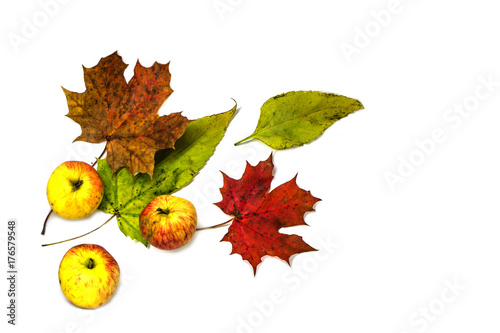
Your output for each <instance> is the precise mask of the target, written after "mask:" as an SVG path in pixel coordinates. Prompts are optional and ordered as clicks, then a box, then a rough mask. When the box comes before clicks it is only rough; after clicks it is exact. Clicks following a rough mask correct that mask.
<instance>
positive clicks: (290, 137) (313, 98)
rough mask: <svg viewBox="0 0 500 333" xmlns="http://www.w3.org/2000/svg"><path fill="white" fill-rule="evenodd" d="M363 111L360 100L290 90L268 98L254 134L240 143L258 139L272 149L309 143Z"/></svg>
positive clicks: (315, 92) (262, 108)
mask: <svg viewBox="0 0 500 333" xmlns="http://www.w3.org/2000/svg"><path fill="white" fill-rule="evenodd" d="M360 109H363V105H362V104H361V102H359V101H358V100H355V99H352V98H349V97H345V96H340V95H336V94H331V93H324V92H319V91H291V92H288V93H285V94H282V95H278V96H275V97H272V98H270V99H268V100H267V101H266V102H265V103H264V104H263V105H262V107H261V111H260V118H259V121H258V123H257V128H256V129H255V131H254V133H253V134H252V135H250V136H248V137H247V138H245V139H243V140H241V141H238V142H237V143H236V145H238V144H240V143H243V142H245V141H248V140H250V139H258V140H260V141H262V142H264V143H265V144H267V145H268V146H270V147H271V148H274V149H286V148H291V147H295V146H301V145H303V144H306V143H309V142H311V141H312V140H314V139H316V138H317V137H318V136H320V135H321V134H322V133H323V132H324V131H325V130H326V129H327V128H328V127H330V126H331V125H333V123H335V122H336V121H337V120H339V119H342V118H344V117H345V116H347V115H348V114H350V113H352V112H354V111H357V110H360Z"/></svg>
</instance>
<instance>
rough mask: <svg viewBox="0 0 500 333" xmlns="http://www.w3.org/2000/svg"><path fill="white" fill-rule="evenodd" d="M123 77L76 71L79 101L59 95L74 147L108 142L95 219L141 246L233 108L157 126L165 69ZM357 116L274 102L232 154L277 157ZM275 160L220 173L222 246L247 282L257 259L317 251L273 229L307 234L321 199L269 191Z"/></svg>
mask: <svg viewBox="0 0 500 333" xmlns="http://www.w3.org/2000/svg"><path fill="white" fill-rule="evenodd" d="M126 67H127V65H126V64H125V63H124V62H123V61H122V59H121V57H120V56H119V55H118V53H117V52H115V53H113V54H111V55H109V56H107V57H104V58H102V59H101V60H100V61H99V63H98V64H97V65H96V66H95V67H92V68H85V67H84V68H83V72H84V80H85V88H86V89H85V91H84V92H82V93H78V92H72V91H69V90H67V89H65V88H63V90H64V93H65V95H66V99H67V103H68V108H69V113H68V114H67V116H68V117H69V118H71V119H72V120H74V121H75V122H77V123H78V124H79V125H80V126H81V130H82V133H81V135H80V136H78V137H77V138H76V139H75V141H85V142H89V143H101V142H106V145H105V155H106V157H105V158H102V159H101V158H99V159H98V165H97V171H98V173H99V175H100V177H101V179H102V180H103V183H104V197H103V200H102V202H101V205H100V207H99V209H100V210H102V211H103V212H106V213H110V214H112V215H114V216H116V218H117V221H118V225H119V228H120V230H121V231H122V232H123V234H124V235H126V236H128V237H130V238H131V239H133V240H136V241H138V242H141V243H143V244H144V245H146V246H147V245H148V244H147V242H146V240H145V239H144V238H143V236H142V234H141V232H140V230H139V218H138V217H139V215H140V213H141V211H142V209H143V208H144V207H145V206H146V205H147V204H148V203H149V202H150V201H151V200H152V199H154V198H155V197H157V196H159V195H164V194H171V193H173V192H175V191H178V190H180V189H181V188H183V187H185V186H187V185H188V184H189V183H191V181H192V180H193V178H194V177H195V176H196V174H197V173H198V172H199V171H200V170H201V169H202V168H203V166H204V165H205V164H206V162H207V161H208V159H209V158H210V157H211V156H212V155H213V154H214V152H215V150H216V147H217V145H218V144H219V143H220V141H221V140H222V138H223V136H224V134H225V132H226V129H227V128H228V126H229V124H230V122H231V120H232V118H233V116H234V114H235V112H236V105H235V106H234V107H233V108H232V109H231V110H229V111H227V112H223V113H220V114H216V115H210V116H205V117H202V118H200V119H194V120H189V119H187V118H186V117H184V116H183V115H182V114H181V113H180V112H178V113H171V114H168V115H163V116H159V114H158V111H159V109H160V107H161V106H162V105H163V103H164V102H165V101H166V100H167V98H168V97H169V96H170V95H171V94H172V92H173V90H172V88H171V87H170V79H171V75H170V72H169V64H168V63H167V64H159V63H157V62H155V63H154V64H153V65H152V66H151V67H149V68H146V67H143V66H142V65H141V64H140V63H139V62H137V64H136V65H135V68H134V76H133V77H132V79H131V80H130V81H129V82H126V80H125V77H124V75H123V74H124V71H125V69H126ZM362 108H363V106H362V104H361V103H360V102H359V101H357V100H355V99H351V98H348V97H344V96H340V95H335V94H331V93H324V92H315V91H295V92H289V93H285V94H282V95H278V96H275V97H272V98H270V99H269V100H268V101H266V102H265V103H264V104H263V106H262V108H261V111H260V118H259V121H258V124H257V128H256V129H255V131H254V132H253V134H251V135H250V136H248V137H247V138H245V139H243V140H240V141H239V142H237V143H236V145H239V144H241V143H243V142H246V141H248V140H251V139H258V140H260V141H262V142H264V143H265V144H266V145H268V146H269V147H271V148H272V149H275V150H280V149H287V148H291V147H296V146H301V145H303V144H306V143H309V142H311V141H313V140H314V139H316V138H318V137H319V136H320V135H321V134H322V133H323V132H324V131H325V130H326V129H327V128H328V127H329V126H331V125H332V124H333V123H335V122H336V121H337V120H339V119H341V118H343V117H345V116H347V115H348V114H350V113H352V112H354V111H356V110H359V109H362ZM103 155H104V152H103ZM272 156H273V155H272V154H271V155H270V157H269V158H268V159H267V160H266V161H261V162H260V163H258V164H257V165H256V166H251V165H250V164H248V163H247V166H246V170H245V172H244V174H243V176H242V177H241V178H240V179H239V180H235V179H232V178H230V177H228V176H227V175H225V174H224V173H223V181H224V184H223V186H222V188H221V194H222V198H223V199H222V201H220V202H218V203H216V204H215V205H217V206H218V207H219V208H220V209H221V210H222V211H223V212H224V213H226V214H227V215H230V216H232V220H231V224H230V226H229V228H228V232H227V233H226V234H225V235H224V237H223V238H222V241H227V242H230V243H231V244H232V253H237V254H240V255H241V257H242V258H243V259H244V260H247V261H248V262H249V263H250V264H251V265H252V267H253V271H254V273H255V272H256V270H257V265H258V264H259V263H260V262H261V260H262V258H263V257H264V256H275V257H278V258H281V259H282V260H284V261H287V262H289V260H290V257H291V256H292V255H294V254H297V253H303V252H307V251H314V250H315V249H314V248H312V247H311V246H309V245H308V244H307V243H305V242H304V240H303V239H302V238H301V237H300V236H298V235H293V234H292V235H289V234H282V233H280V232H279V229H281V228H283V227H291V226H298V225H306V223H305V221H304V214H305V213H306V212H309V211H313V210H314V208H313V207H314V204H315V203H316V202H318V201H320V199H318V198H316V197H314V196H313V195H311V193H310V192H309V191H306V190H303V189H301V188H299V187H298V185H297V183H296V177H295V178H293V179H291V180H290V181H288V182H286V183H284V184H282V185H280V186H278V187H276V188H275V189H273V190H272V191H270V185H271V181H272V179H273V169H274V166H273V162H272ZM101 157H102V156H101ZM214 224H216V223H215V221H214Z"/></svg>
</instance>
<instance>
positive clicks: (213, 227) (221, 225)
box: [196, 218, 234, 231]
mask: <svg viewBox="0 0 500 333" xmlns="http://www.w3.org/2000/svg"><path fill="white" fill-rule="evenodd" d="M233 220H234V218H232V219H230V220H229V221H226V222H224V223H219V224H216V225H213V226H211V227H203V228H196V231H199V230H207V229H215V228H219V227H223V226H225V225H226V224H228V223H231V222H233Z"/></svg>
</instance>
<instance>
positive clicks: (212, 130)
mask: <svg viewBox="0 0 500 333" xmlns="http://www.w3.org/2000/svg"><path fill="white" fill-rule="evenodd" d="M235 111H236V105H235V106H234V107H233V108H232V109H231V110H229V111H227V112H225V113H221V114H217V115H213V116H206V117H203V118H200V119H197V120H194V121H192V122H191V123H190V124H189V125H188V126H187V128H186V131H185V132H184V134H183V136H182V137H180V138H179V139H178V140H177V142H176V143H175V149H165V150H161V151H159V152H158V153H157V154H156V156H155V160H156V162H155V167H154V171H153V177H152V179H151V177H150V176H149V175H148V174H137V175H136V176H135V177H134V176H133V175H132V174H131V173H130V171H129V170H128V169H127V168H121V169H120V170H118V172H116V174H114V175H113V173H112V171H111V168H110V166H109V164H108V162H107V161H106V159H103V160H99V164H98V168H97V172H98V173H99V175H100V176H101V179H102V181H103V183H104V197H103V200H102V202H101V205H100V206H99V209H100V210H102V211H104V212H106V213H111V214H114V215H116V217H117V220H118V226H119V227H120V230H121V231H122V232H123V233H124V234H125V235H126V236H129V237H130V238H132V239H133V240H137V241H139V242H141V243H143V244H144V245H146V246H147V245H148V243H147V242H146V240H145V239H144V237H143V236H142V234H141V232H140V230H139V216H140V214H141V212H142V210H143V209H144V207H145V206H146V205H147V204H148V203H149V202H150V201H151V200H152V199H154V198H155V197H157V196H159V195H164V194H171V193H173V192H175V191H177V190H179V189H181V188H183V187H184V186H186V185H188V184H189V183H190V182H191V181H192V180H193V178H194V177H195V175H196V174H197V173H198V172H199V171H200V169H201V168H202V167H203V166H204V165H205V163H206V162H207V161H208V159H209V158H210V157H211V156H212V155H213V153H214V151H215V148H216V146H217V145H218V144H219V142H220V140H221V139H222V137H223V136H224V133H225V132H226V129H227V127H228V125H229V122H230V121H231V119H232V118H233V115H234V113H235Z"/></svg>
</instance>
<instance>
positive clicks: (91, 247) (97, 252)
mask: <svg viewBox="0 0 500 333" xmlns="http://www.w3.org/2000/svg"><path fill="white" fill-rule="evenodd" d="M119 280H120V267H119V266H118V263H117V262H116V260H115V259H114V258H113V256H112V255H111V254H109V252H108V251H106V249H104V248H103V247H102V246H100V245H95V244H80V245H77V246H73V247H72V248H71V249H69V250H68V252H66V254H65V255H64V257H63V258H62V260H61V264H60V265H59V284H60V286H61V290H62V292H63V294H64V296H66V298H67V299H68V300H69V301H70V302H71V303H73V304H75V305H76V306H79V307H81V308H86V309H94V308H97V307H99V306H101V305H104V304H105V303H107V302H108V301H109V299H110V298H111V296H113V293H114V292H115V290H116V286H117V285H118V281H119Z"/></svg>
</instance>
